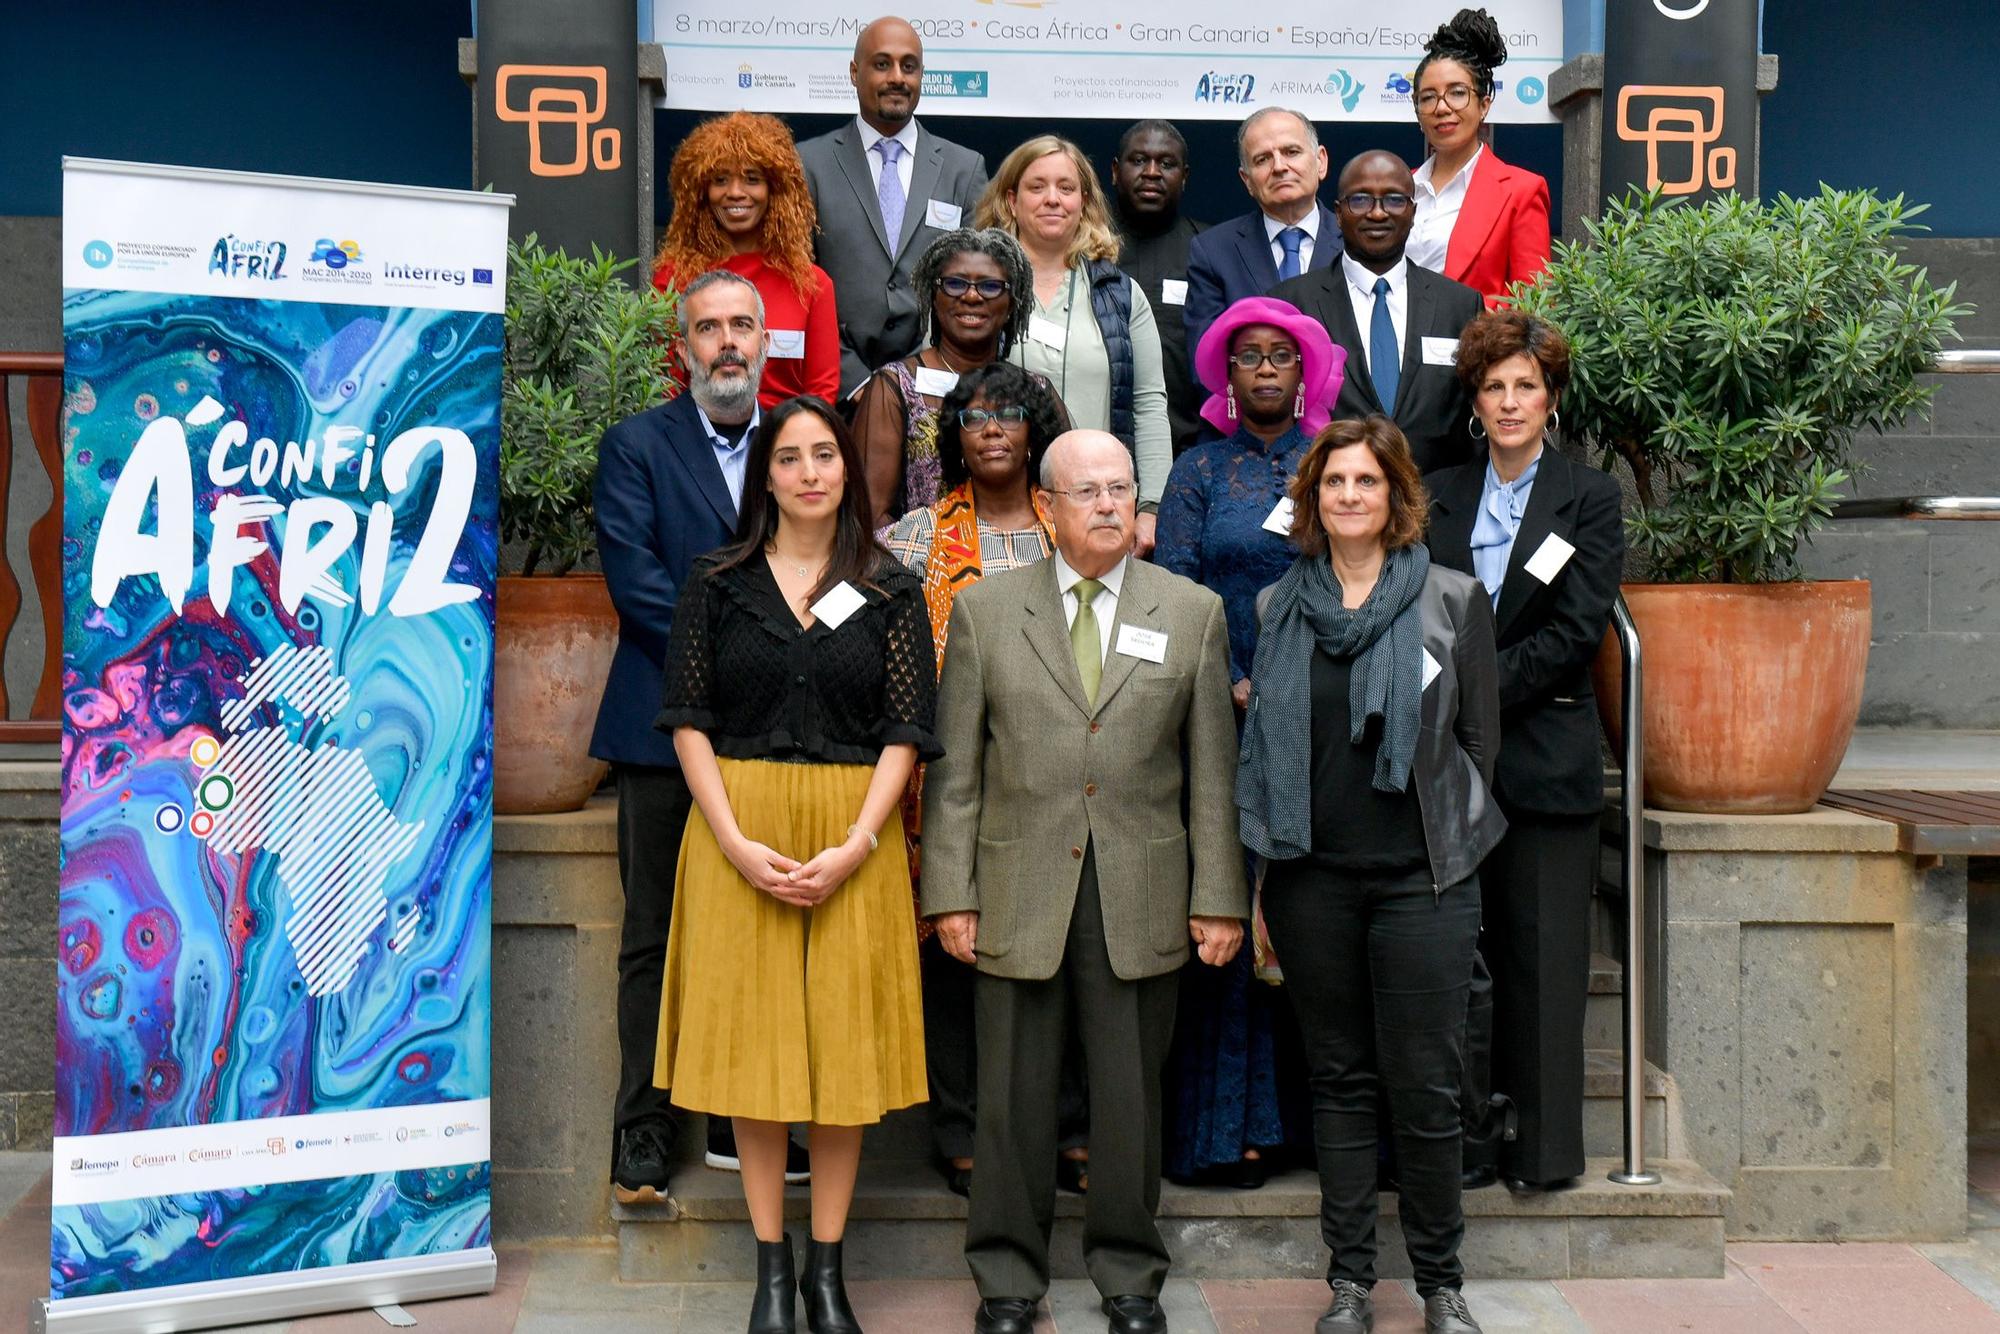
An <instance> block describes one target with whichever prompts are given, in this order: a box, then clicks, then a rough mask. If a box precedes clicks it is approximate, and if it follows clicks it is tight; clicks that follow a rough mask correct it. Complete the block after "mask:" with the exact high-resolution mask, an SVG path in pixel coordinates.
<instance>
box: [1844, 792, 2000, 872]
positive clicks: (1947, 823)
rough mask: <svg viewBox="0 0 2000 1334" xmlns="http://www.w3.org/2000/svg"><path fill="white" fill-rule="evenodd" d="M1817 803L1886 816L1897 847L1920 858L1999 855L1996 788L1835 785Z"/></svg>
mask: <svg viewBox="0 0 2000 1334" xmlns="http://www.w3.org/2000/svg"><path fill="white" fill-rule="evenodd" d="M1820 802H1821V804H1822V805H1826V806H1832V807H1834V808H1835V809H1836V810H1843V811H1852V812H1854V813H1855V814H1856V815H1867V816H1872V817H1873V818H1875V819H1877V820H1887V821H1889V822H1890V823H1891V824H1893V825H1895V826H1896V846H1897V848H1898V850H1899V851H1902V852H1909V853H1915V854H1917V855H1919V856H1937V857H1990V856H1995V855H2000V792H1937V791H1916V790H1909V789H1900V788H1898V789H1889V788H1836V789H1835V790H1833V791H1831V792H1828V793H1827V794H1826V795H1825V796H1823V797H1821V798H1820Z"/></svg>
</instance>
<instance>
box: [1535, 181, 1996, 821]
mask: <svg viewBox="0 0 2000 1334" xmlns="http://www.w3.org/2000/svg"><path fill="white" fill-rule="evenodd" d="M1921 212H1923V206H1921V205H1918V206H1911V205H1906V204H1905V203H1904V202H1903V200H1902V198H1901V197H1900V196H1898V197H1897V198H1895V199H1889V200H1885V199H1882V198H1880V197H1879V196H1877V195H1876V194H1874V193H1873V192H1872V191H1866V190H1857V191H1844V190H1834V189H1832V188H1829V187H1822V188H1821V191H1820V193H1819V195H1818V196H1817V197H1816V198H1810V199H1793V198H1790V197H1788V196H1785V195H1780V196H1778V197H1777V198H1776V199H1775V200H1772V201H1771V202H1769V203H1760V202H1759V201H1757V200H1754V199H1745V198H1742V197H1740V196H1736V195H1723V196H1720V197H1718V198H1715V199H1712V200H1710V201H1708V202H1705V203H1703V204H1700V205H1686V204H1675V203H1670V202H1667V201H1664V200H1663V199H1662V198H1661V197H1660V196H1659V195H1658V194H1654V195H1650V196H1647V195H1641V194H1634V195H1633V196H1632V197H1630V198H1628V199H1626V200H1623V201H1620V202H1617V203H1614V204H1612V205H1611V206H1610V207H1609V209H1607V211H1606V213H1605V216H1604V217H1603V219H1602V220H1600V221H1597V222H1594V223H1590V224H1588V229H1589V232H1590V235H1589V239H1588V240H1587V241H1585V242H1582V243H1567V242H1566V243H1563V244H1561V245H1558V246H1557V247H1556V252H1555V257H1554V261H1553V262H1552V263H1551V264H1550V265H1549V267H1548V268H1547V269H1545V270H1544V271H1543V272H1542V274H1541V276H1540V277H1539V278H1538V279H1537V280H1536V281H1535V283H1534V284H1533V285H1532V286H1528V287H1524V288H1522V289H1520V291H1519V292H1518V294H1517V299H1518V301H1519V303H1520V305H1521V306H1522V308H1524V309H1526V310H1529V311H1531V312H1533V313H1534V314H1536V315H1539V316H1541V317H1543V318H1545V319H1547V320H1549V321H1551V322H1552V323H1554V324H1556V325H1558V326H1560V327H1561V328H1562V330H1563V331H1564V332H1565V333H1566V334H1567V335H1568V336H1569V339H1570V344H1571V350H1572V363H1571V364H1572V367H1573V378H1572V379H1571V382H1570V387H1569V390H1568V392H1567V393H1566V394H1565V395H1564V397H1563V402H1562V414H1561V415H1562V424H1563V428H1564V429H1565V431H1566V432H1567V434H1568V436H1569V437H1570V438H1571V439H1573V440H1577V441H1579V442H1581V443H1583V444H1585V445H1586V446H1589V447H1592V448H1595V449H1599V450H1602V451H1603V452H1604V454H1605V462H1606V466H1607V467H1609V466H1610V465H1611V463H1612V462H1613V461H1614V460H1617V459H1622V460H1624V462H1625V464H1626V465H1627V466H1628V467H1629V468H1630V470H1631V474H1632V480H1633V482H1634V484H1635V488H1636V491H1637V497H1638V499H1637V506H1636V508H1635V509H1634V510H1633V511H1632V512H1631V513H1630V514H1628V515H1627V518H1626V527H1627V533H1628V535H1629V537H1630V540H1631V546H1632V548H1633V551H1634V553H1635V555H1637V556H1638V557H1639V558H1640V559H1641V561H1642V562H1643V563H1644V565H1645V567H1646V568H1647V569H1648V570H1649V571H1650V574H1651V578H1652V579H1653V580H1654V582H1650V583H1644V584H1627V585H1626V586H1625V590H1624V591H1625V598H1626V602H1627V604H1628V605H1629V606H1630V607H1631V610H1632V615H1633V617H1634V619H1635V620H1636V621H1637V623H1638V626H1639V630H1640V637H1641V641H1642V644H1643V646H1644V652H1645V661H1646V664H1647V667H1648V671H1647V673H1646V696H1645V727H1646V749H1647V762H1646V773H1645V785H1646V786H1645V790H1646V799H1647V801H1648V802H1649V803H1650V804H1653V805H1656V806H1660V807H1663V808H1665V809H1669V810H1696V811H1717V812H1721V811H1728V812H1756V813H1776V812H1783V811H1802V810H1805V809H1807V808H1808V807H1810V806H1811V805H1812V804H1813V803H1814V802H1815V801H1817V800H1818V799H1819V797H1820V795H1821V793H1823V792H1824V791H1825V790H1826V785H1827V784H1828V783H1829V782H1830V781H1831V780H1832V778H1833V774H1834V771H1835V769H1836V768H1838V767H1839V763H1840V758H1841V756H1842V754H1843V753H1845V751H1846V749H1847V742H1848V740H1849V738H1850V737H1851V735H1852V733H1853V730H1854V721H1855V718H1856V716H1857V715H1858V714H1859V712H1860V707H1861V687H1862V681H1863V677H1864V674H1865V672H1866V667H1867V658H1868V640H1869V610H1870V608H1869V587H1868V584H1867V582H1866V581H1865V580H1839V581H1821V582H1810V581H1806V580H1804V579H1803V578H1802V575H1801V573H1800V568H1799V560H1798V556H1799V548H1800V545H1801V544H1802V543H1803V542H1805V541H1806V540H1807V539H1808V538H1809V536H1810V535H1811V533H1812V532H1813V531H1814V530H1815V529H1817V528H1819V527H1820V526H1821V525H1822V524H1823V523H1824V522H1825V521H1826V519H1827V517H1828V515H1829V514H1830V513H1831V510H1832V507H1833V505H1834V503H1835V501H1837V500H1838V499H1840V498H1841V495H1842V490H1843V488H1844V487H1845V486H1846V485H1847V484H1848V483H1849V482H1850V481H1851V480H1852V479H1853V478H1854V476H1855V475H1856V473H1857V472H1858V471H1859V461H1858V459H1857V455H1856V449H1855V440H1856V437H1857V435H1858V434H1859V433H1860V432H1862V431H1864V430H1872V429H1879V428H1881V427H1884V426H1887V425H1890V424H1892V423H1894V422H1897V421H1899V420H1901V419H1903V418H1904V417H1906V416H1907V415H1909V414H1911V413H1915V412H1923V411H1926V410H1927V407H1928V403H1929V400H1930V396H1931V392H1932V390H1931V388H1930V387H1929V386H1927V385H1925V384H1923V383H1922V382H1920V381H1919V379H1918V377H1919V376H1920V375H1921V374H1922V373H1923V372H1924V371H1926V370H1928V369H1929V368H1930V366H1931V364H1932V362H1933V360H1934V359H1935V357H1936V355H1937V352H1938V350H1939V347H1940V346H1941V344H1942V342H1943V340H1944V339H1945V338H1946V337H1948V336H1950V337H1956V332H1955V330H1954V328H1953V323H1952V321H1953V319H1954V318H1955V317H1957V316H1959V315H1962V314H1964V313H1965V312H1966V307H1963V306H1959V305H1955V304H1953V300H1952V297H1953V291H1954V289H1953V288H1952V287H1944V288H1938V287H1935V286H1933V285H1932V284H1931V283H1930V282H1929V280H1928V279H1927V277H1926V275H1925V274H1924V273H1923V272H1922V271H1921V270H1919V269H1918V268H1917V267H1916V266H1914V265H1911V264H1907V263H1905V262H1904V261H1903V259H1902V257H1901V254H1900V252H1899V251H1898V249H1897V247H1896V244H1895V240H1894V238H1895V237H1896V236H1898V235H1899V234H1902V233H1905V232H1908V231H1911V230H1915V228H1913V227H1912V226H1911V221H1910V220H1911V219H1912V218H1914V217H1916V216H1917V215H1918V214H1919V213H1921ZM1607 652H1608V663H1606V662H1601V663H1600V667H1601V668H1606V669H1608V673H1609V676H1610V682H1611V683H1610V684H1609V687H1608V688H1600V690H1599V693H1598V698H1599V700H1600V701H1604V702H1605V703H1606V713H1607V715H1609V714H1611V713H1613V712H1615V701H1616V700H1617V698H1618V692H1617V687H1616V684H1615V682H1616V677H1617V665H1618V657H1617V653H1616V650H1615V647H1611V646H1609V643H1608V646H1607ZM1606 722H1607V727H1608V728H1610V729H1611V730H1613V731H1614V734H1615V731H1616V726H1615V724H1616V720H1615V718H1612V717H1609V716H1607V719H1606Z"/></svg>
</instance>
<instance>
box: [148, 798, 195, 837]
mask: <svg viewBox="0 0 2000 1334" xmlns="http://www.w3.org/2000/svg"><path fill="white" fill-rule="evenodd" d="M186 823H187V812H186V811H183V810H182V809H181V808H180V806H179V805H178V804H176V803H175V802H171V801H170V802H167V803H166V804H165V805H163V806H161V807H160V809H158V810H157V811H154V812H153V828H155V829H157V830H159V831H160V832H161V833H163V834H178V833H179V832H180V831H181V826H182V825H184V824H186Z"/></svg>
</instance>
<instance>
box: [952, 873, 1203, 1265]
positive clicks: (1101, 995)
mask: <svg viewBox="0 0 2000 1334" xmlns="http://www.w3.org/2000/svg"><path fill="white" fill-rule="evenodd" d="M1179 994H1180V984H1179V973H1178V971H1177V970H1174V969H1169V970H1167V971H1166V972H1164V973H1162V974H1160V975H1159V976H1157V977H1148V978H1142V979H1140V980H1138V981H1136V982H1126V981H1123V980H1121V979H1120V978H1119V977H1118V975H1117V974H1116V973H1114V972H1113V971H1112V970H1111V959H1110V955H1109V954H1108V953H1107V951H1106V949H1105V942H1104V911H1103V908H1102V907H1101V906H1100V905H1099V902H1098V897H1097V858H1096V854H1095V851H1094V850H1086V851H1085V853H1084V859H1083V877H1082V883H1081V885H1080V886H1079V888H1078V890H1077V896H1076V910H1075V912H1074V913H1073V914H1072V915H1071V917H1070V924H1069V938H1068V941H1067V943H1066V944H1065V945H1064V948H1063V961H1062V966H1061V967H1060V968H1058V969H1057V970H1056V974H1055V976H1054V977H1051V978H1049V979H1047V980H1046V981H1041V982H1022V981H1015V980H1013V979H1011V978H1004V977H993V976H990V975H988V974H986V973H981V974H980V975H979V980H978V983H977V987H976V990H975V992H974V997H973V1008H974V1014H975V1022H976V1024H977V1026H978V1041H979V1120H978V1124H977V1127H976V1128H975V1131H974V1140H973V1153H972V1156H973V1170H972V1205H971V1210H970V1214H969V1216H968V1217H967V1219H966V1226H965V1258H966V1262H967V1264H968V1265H969V1266H970V1267H971V1269H972V1277H973V1281H974V1282H976V1283H977V1284H978V1286H979V1295H980V1296H981V1297H986V1298H991V1297H1020V1298H1026V1299H1029V1300H1034V1299H1037V1298H1039V1297H1041V1296H1042V1294H1043V1293H1045V1292H1047V1291H1048V1286H1049V1233H1050V1229H1051V1227H1052V1225H1053V1223H1054V1220H1055V1196H1056V1177H1055V1165H1056V1120H1057V1108H1058V1106H1059V1104H1060V1098H1061V1095H1060V1086H1061V1082H1062V1064H1063V1062H1062V1051H1063V1036H1064V1033H1065V1032H1066V1031H1067V1030H1068V1029H1069V1028H1070V1027H1071V1025H1074V1026H1075V1028H1076V1030H1077V1032H1078V1033H1079V1035H1080V1036H1081V1038H1082V1041H1083V1059H1084V1068H1085V1078H1086V1082H1087V1084H1088V1086H1089V1091H1090V1191H1089V1193H1088V1194H1087V1195H1085V1197H1084V1213H1083V1262H1084V1268H1085V1271H1086V1272H1087V1273H1089V1275H1090V1278H1091V1281H1092V1282H1093V1283H1095V1284H1096V1285H1097V1290H1098V1291H1099V1292H1100V1293H1102V1294H1103V1295H1104V1296H1106V1297H1127V1296H1144V1297H1157V1296H1159V1293H1160V1288H1161V1286H1162V1285H1163V1284H1164V1283H1165V1282H1166V1279H1167V1248H1166V1243H1165V1242H1163V1241H1162V1240H1161V1239H1160V1229H1159V1226H1158V1224H1157V1223H1156V1222H1155V1220H1154V1214H1155V1212H1156V1211H1157V1209H1158V1207H1159V1203H1160V1072H1161V1069H1162V1068H1163V1067H1164V1066H1165V1064H1166V1059H1167V1046H1168V1044H1169V1042H1170V1041H1171V1040H1172V1038H1173V1030H1174V1005H1175V1001H1176V1000H1177V998H1178V996H1179Z"/></svg>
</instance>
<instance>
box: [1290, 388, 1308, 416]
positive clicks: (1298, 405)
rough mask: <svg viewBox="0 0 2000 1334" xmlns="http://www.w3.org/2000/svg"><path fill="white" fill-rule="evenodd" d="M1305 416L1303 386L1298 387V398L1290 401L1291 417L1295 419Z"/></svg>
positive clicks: (1304, 392) (1304, 391)
mask: <svg viewBox="0 0 2000 1334" xmlns="http://www.w3.org/2000/svg"><path fill="white" fill-rule="evenodd" d="M1305 415H1306V387H1305V386H1304V385H1300V386H1299V393H1298V397H1296V398H1294V399H1293V400H1292V416H1293V418H1294V419H1297V418H1299V417H1303V416H1305Z"/></svg>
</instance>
